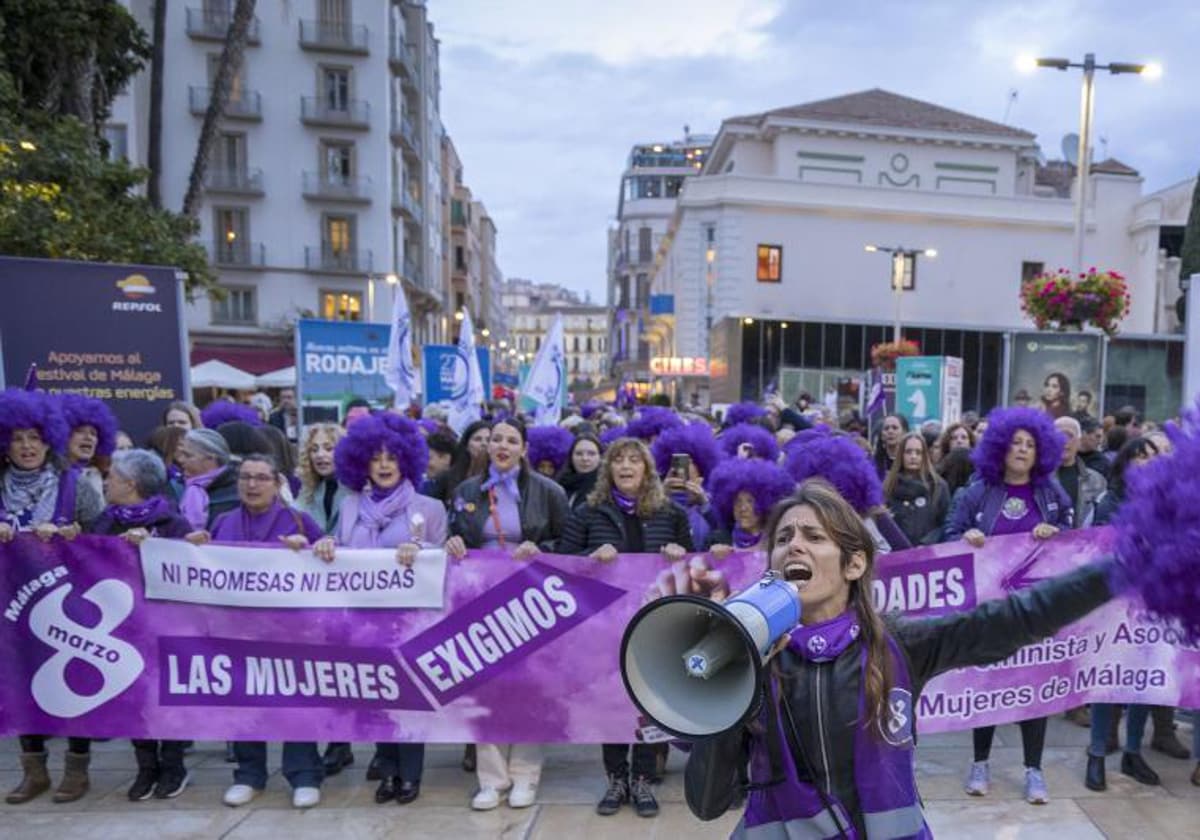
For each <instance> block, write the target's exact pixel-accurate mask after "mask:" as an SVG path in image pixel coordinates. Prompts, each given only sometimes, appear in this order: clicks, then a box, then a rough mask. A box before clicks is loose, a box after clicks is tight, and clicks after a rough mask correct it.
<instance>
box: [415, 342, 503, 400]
mask: <svg viewBox="0 0 1200 840" xmlns="http://www.w3.org/2000/svg"><path fill="white" fill-rule="evenodd" d="M475 354H476V355H477V356H479V376H480V378H481V379H482V380H483V398H484V399H485V400H490V399H491V398H492V359H491V354H490V353H489V352H488V349H487V348H486V347H476V348H475ZM464 358H465V357H463V356H459V354H458V345H456V344H426V345H425V346H424V347H422V348H421V375H422V376H423V377H424V378H423V380H422V382H423V384H424V386H425V394H424V397H425V403H426V404H429V403H435V402H451V401H452V400H454V398H455V397H456V396H461V395H462V393H463V392H465V391H466V388H467V366H466V363H465V362H464V361H463V359H464Z"/></svg>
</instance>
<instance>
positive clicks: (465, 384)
mask: <svg viewBox="0 0 1200 840" xmlns="http://www.w3.org/2000/svg"><path fill="white" fill-rule="evenodd" d="M454 367H455V373H454V394H453V396H452V397H451V398H450V412H449V415H450V416H449V417H448V418H447V420H448V422H449V424H450V428H452V429H454V431H455V433H457V434H460V435H461V434H462V433H463V430H464V429H466V428H467V426H469V425H471V424H472V423H474V422H475V421H476V420H478V419H479V418H480V417H482V416H483V415H482V413H481V406H482V404H483V400H484V394H483V375H482V373H480V370H479V356H478V354H477V353H476V352H475V325H474V324H472V323H471V313H470V312H467V311H466V310H465V309H464V310H463V319H462V323H461V324H460V325H459V331H458V359H456V360H455V366H454Z"/></svg>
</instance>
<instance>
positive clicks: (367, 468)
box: [313, 412, 446, 805]
mask: <svg viewBox="0 0 1200 840" xmlns="http://www.w3.org/2000/svg"><path fill="white" fill-rule="evenodd" d="M333 458H334V464H335V466H336V470H337V478H338V481H339V482H340V483H341V484H342V485H343V486H345V487H346V488H347V489H348V490H349V491H350V492H349V495H347V496H346V498H345V499H344V500H343V501H342V506H341V510H340V512H339V515H338V527H337V533H336V535H335V536H331V537H325V538H324V539H322V540H320V541H319V542H318V543H317V544H316V545H315V546H314V548H313V553H314V554H316V556H317V557H320V558H321V559H322V560H325V561H326V562H332V561H333V560H334V559H335V552H336V548H335V546H342V547H344V548H394V549H395V550H396V562H398V563H400V564H401V565H404V566H411V565H412V564H413V562H414V560H415V559H416V556H417V553H418V552H419V551H421V549H424V548H434V547H438V548H440V547H441V546H442V545H443V544H444V543H445V542H446V509H445V508H444V507H442V504H441V503H440V502H439V501H438V500H437V499H432V498H430V497H428V496H422V495H420V494H419V493H417V490H416V483H417V482H419V481H420V480H421V477H422V476H423V475H424V474H425V467H426V465H427V464H428V462H429V447H428V445H427V444H426V443H425V436H424V435H423V434H422V433H421V429H420V427H419V426H418V425H417V424H416V423H415V422H413V421H412V420H408V419H406V418H404V417H401V416H400V415H398V414H393V413H390V412H383V413H379V414H372V415H371V416H369V417H364V418H363V419H361V420H359V421H358V422H356V423H354V424H353V425H352V426H350V428H349V429H348V430H347V431H346V435H345V437H343V438H342V439H341V440H340V441H338V444H337V448H336V449H335V450H334V456H333ZM353 761H354V757H353V755H352V754H351V753H350V745H349V744H345V743H338V742H335V743H332V744H330V745H329V746H328V748H327V749H326V751H325V757H324V763H325V766H326V768H328V769H330V770H332V771H333V772H334V773H337V772H340V771H341V769H342V768H343V767H347V766H349V765H350V764H352V763H353ZM371 764H372V766H373V767H374V768H375V770H376V772H377V774H378V776H379V787H377V788H376V789H375V801H376V803H378V804H380V805H382V804H384V803H386V802H393V801H395V802H399V803H400V804H401V805H407V804H408V803H410V802H413V801H414V800H415V799H416V798H417V797H418V796H420V793H421V775H422V770H423V768H424V764H425V745H424V744H394V743H378V744H376V745H375V759H374V760H373V761H372V762H371Z"/></svg>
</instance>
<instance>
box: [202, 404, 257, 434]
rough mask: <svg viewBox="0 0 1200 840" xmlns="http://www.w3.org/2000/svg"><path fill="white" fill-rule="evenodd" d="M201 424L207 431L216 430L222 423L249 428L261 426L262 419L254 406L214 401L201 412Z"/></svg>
mask: <svg viewBox="0 0 1200 840" xmlns="http://www.w3.org/2000/svg"><path fill="white" fill-rule="evenodd" d="M200 422H201V423H203V424H204V428H206V429H215V428H217V426H220V425H221V424H222V423H245V424H247V425H249V426H261V425H262V418H261V417H259V416H258V412H257V411H255V410H254V408H253V407H252V406H248V405H242V404H241V403H235V402H232V401H230V400H213V401H212V402H210V403H209V404H208V405H206V406H204V410H203V411H201V412H200Z"/></svg>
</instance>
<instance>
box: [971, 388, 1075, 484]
mask: <svg viewBox="0 0 1200 840" xmlns="http://www.w3.org/2000/svg"><path fill="white" fill-rule="evenodd" d="M987 423H988V425H987V431H985V432H984V433H983V437H982V438H981V439H980V441H979V444H978V445H977V446H976V447H975V451H974V452H972V453H971V461H972V463H974V464H975V469H976V470H978V471H979V476H980V478H982V479H983V480H984V481H986V482H987V483H988V484H1001V483H1003V481H1004V459H1005V457H1006V456H1007V455H1008V447H1009V445H1010V444H1011V443H1012V439H1013V435H1015V434H1016V433H1017V432H1018V431H1020V430H1024V431H1026V432H1028V433H1029V434H1030V435H1031V436H1032V437H1033V440H1034V443H1036V444H1037V461H1035V462H1034V465H1033V470H1032V473H1031V477H1032V479H1033V483H1034V484H1042V483H1044V482H1046V481H1047V480H1048V479H1049V478H1050V476H1052V475H1054V473H1055V471H1056V470H1057V469H1058V465H1059V463H1060V462H1061V461H1062V452H1063V444H1064V443H1066V437H1064V436H1063V434H1062V433H1061V432H1059V431H1058V429H1056V428H1054V420H1053V419H1052V418H1051V417H1050V415H1049V414H1047V413H1045V412H1044V411H1042V410H1040V409H1037V408H1020V407H1017V408H997V409H996V410H995V411H993V412H992V413H991V414H989V415H988V418H987Z"/></svg>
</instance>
